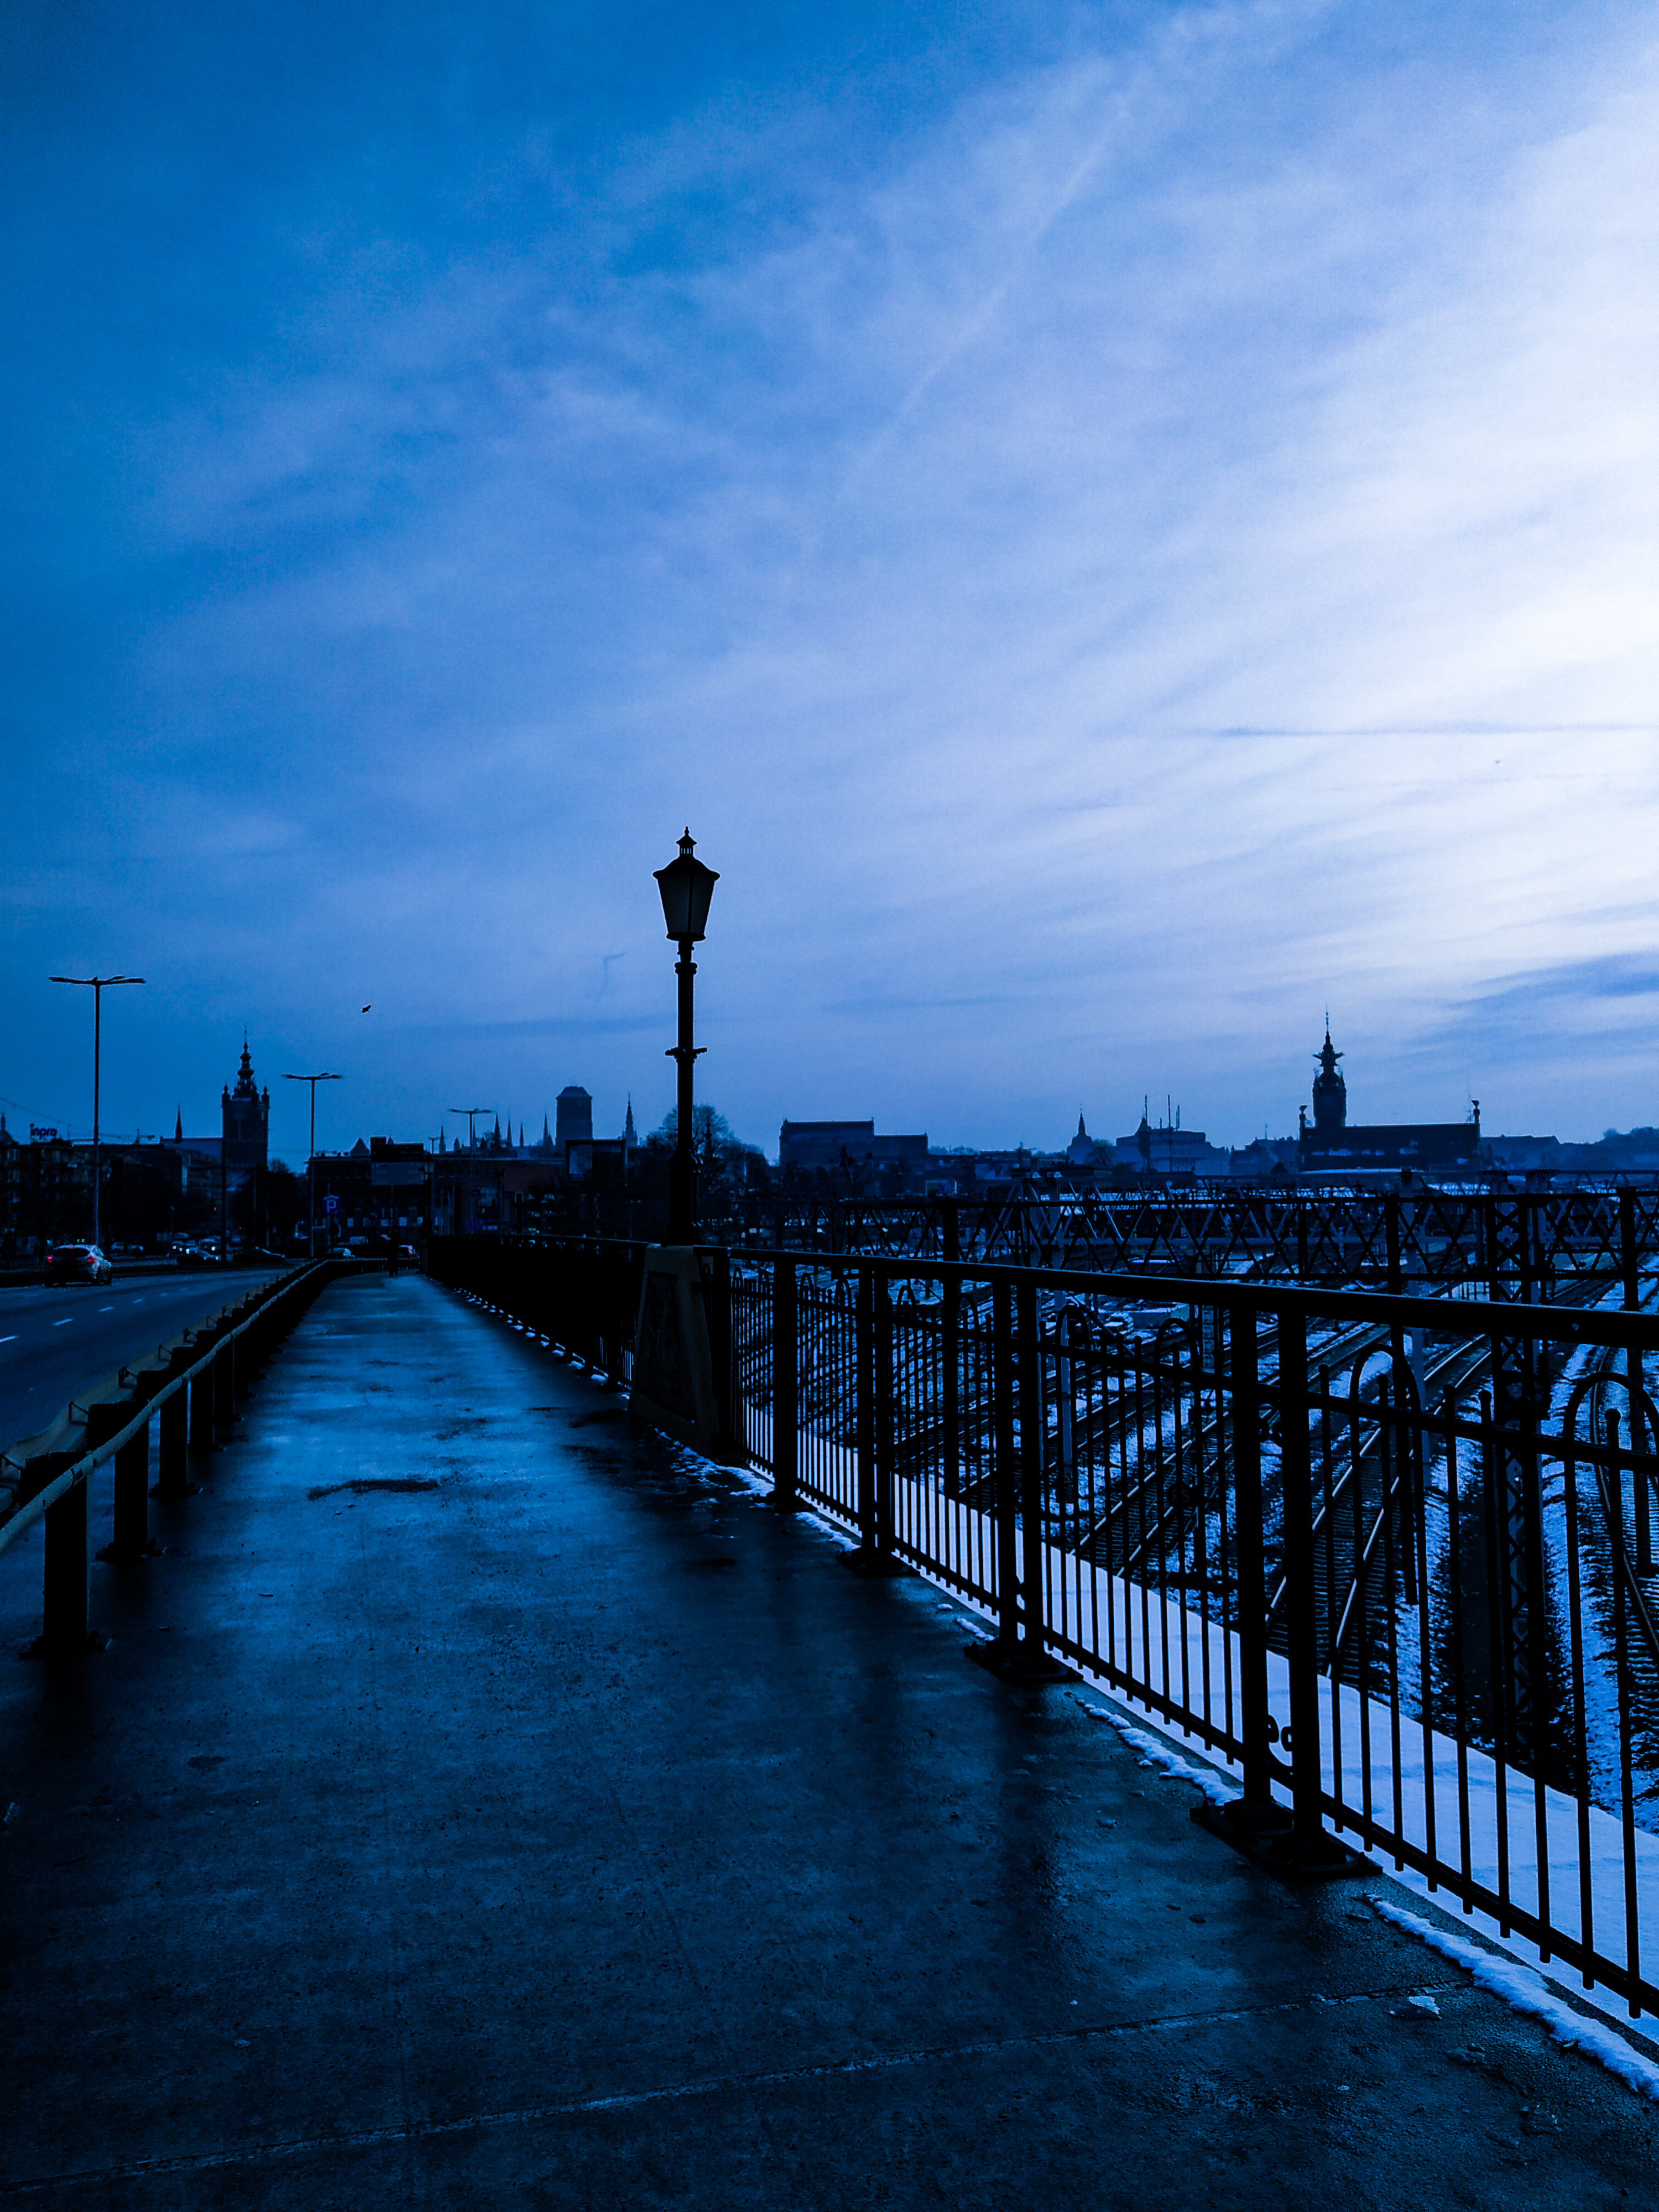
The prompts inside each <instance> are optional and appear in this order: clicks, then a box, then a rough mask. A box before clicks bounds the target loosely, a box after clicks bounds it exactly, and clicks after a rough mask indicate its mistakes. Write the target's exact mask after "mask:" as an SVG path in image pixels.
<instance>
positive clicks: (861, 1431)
mask: <svg viewBox="0 0 1659 2212" xmlns="http://www.w3.org/2000/svg"><path fill="white" fill-rule="evenodd" d="M854 1328H855V1331H856V1354H855V1356H856V1360H857V1367H858V1430H857V1435H858V1483H859V1499H858V1516H859V1547H858V1549H857V1551H856V1552H849V1553H848V1554H847V1564H848V1566H849V1567H851V1568H852V1570H853V1571H854V1573H855V1574H860V1575H902V1574H904V1573H906V1572H908V1570H907V1569H906V1568H905V1567H903V1566H902V1565H900V1563H899V1561H898V1560H897V1559H895V1558H894V1557H893V1511H892V1498H891V1495H890V1491H891V1484H892V1474H893V1446H892V1431H893V1299H892V1292H891V1291H890V1288H889V1286H888V1279H887V1276H886V1274H885V1273H878V1270H877V1268H876V1267H873V1266H866V1267H860V1269H859V1271H858V1297H857V1303H856V1304H855V1306H854Z"/></svg>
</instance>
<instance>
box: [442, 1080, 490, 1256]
mask: <svg viewBox="0 0 1659 2212" xmlns="http://www.w3.org/2000/svg"><path fill="white" fill-rule="evenodd" d="M449 1110H450V1112H451V1113H452V1114H457V1115H459V1114H465V1116H466V1223H465V1227H464V1228H463V1230H462V1232H461V1233H462V1235H463V1236H468V1237H470V1236H471V1233H472V1204H473V1200H472V1176H473V1172H474V1169H475V1166H476V1164H477V1151H478V1137H477V1130H476V1129H475V1128H474V1127H473V1126H472V1125H473V1123H474V1122H475V1121H477V1118H478V1116H479V1115H480V1114H487V1113H488V1112H489V1107H488V1106H452V1107H451V1108H450V1109H449Z"/></svg>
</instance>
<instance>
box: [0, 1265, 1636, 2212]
mask: <svg viewBox="0 0 1659 2212" xmlns="http://www.w3.org/2000/svg"><path fill="white" fill-rule="evenodd" d="M202 1483H203V1486H202V1488H201V1489H200V1491H199V1492H197V1494H196V1495H195V1496H193V1497H191V1498H188V1499H187V1500H185V1501H183V1502H182V1503H180V1504H178V1505H177V1506H173V1505H167V1506H163V1504H162V1503H161V1501H159V1500H157V1501H155V1502H154V1505H153V1512H154V1515H155V1528H156V1530H157V1533H158V1534H160V1536H161V1541H163V1542H164V1543H165V1544H166V1545H167V1551H166V1552H165V1553H164V1554H163V1556H161V1558H159V1559H154V1560H152V1561H150V1562H149V1563H148V1564H144V1565H131V1566H122V1567H117V1566H114V1565H111V1566H106V1567H100V1568H98V1569H97V1570H96V1571H95V1573H94V1615H95V1618H96V1620H97V1622H98V1625H99V1626H100V1628H102V1629H103V1630H105V1631H106V1632H107V1633H108V1634H109V1635H110V1636H111V1638H112V1642H111V1644H110V1647H109V1649H108V1650H106V1651H105V1652H103V1653H101V1654H100V1655H98V1656H95V1657H89V1658H88V1659H86V1660H84V1661H77V1662H68V1663H64V1662H59V1663H57V1664H54V1665H53V1666H51V1667H47V1666H43V1665H41V1664H40V1663H38V1662H35V1663H26V1662H20V1661H18V1660H16V1659H15V1658H13V1657H11V1656H6V1657H5V1658H4V1659H3V1660H0V1800H3V1801H4V1802H5V1803H7V1804H14V1805H15V1812H14V1813H12V1814H11V1815H10V1816H9V1820H8V1824H7V1826H5V1828H4V1831H3V1833H0V1917H3V1921H4V1923H5V1936H4V1945H5V1948H4V1953H3V1964H0V1982H3V1984H5V1986H4V1988H3V1990H0V2018H3V2021H4V2036H5V2044H4V2048H5V2050H6V2051H7V2054H8V2057H9V2069H10V2070H9V2075H7V2078H6V2086H5V2088H4V2091H3V2095H4V2112H5V2125H4V2129H3V2152H0V2199H8V2200H9V2199H10V2198H13V2197H15V2198H16V2199H18V2200H19V2201H20V2202H21V2201H29V2202H34V2203H45V2204H54V2205H55V2204H62V2205H64V2206H72V2207H77V2208H78V2207H81V2206H86V2207H88V2208H91V2207H98V2208H100V2212H104V2208H109V2212H124V2208H129V2207H131V2208H145V2212H149V2208H158V2212H159V2208H162V2207H167V2208H196V2207H206V2206H244V2205H246V2206H258V2207H260V2208H271V2212H276V2209H277V2208H283V2212H286V2208H289V2207H293V2208H300V2207H304V2208H307V2212H318V2208H322V2207H333V2206H341V2207H346V2206H349V2207H352V2208H357V2212H379V2208H382V2207H385V2208H392V2207H404V2206H445V2207H448V2206H454V2207H464V2206H465V2207H474V2206H483V2207H495V2206H503V2207H513V2208H516V2207H526V2208H544V2207H566V2206H569V2207H592V2208H599V2207H604V2208H611V2207H618V2208H620V2207H629V2208H634V2207H657V2206H664V2207H667V2206H674V2207H696V2208H702V2207H708V2208H715V2207H720V2208H724V2207H748V2206H763V2205H764V2206H771V2205H779V2206H791V2207H794V2206H807V2207H817V2206H823V2207H826V2208H828V2207H832V2206H834V2207H848V2206H851V2207H862V2206H866V2205H868V2206H878V2205H881V2206H911V2205H916V2206H930V2207H931V2206H941V2207H951V2208H955V2207H963V2208H966V2207H969V2206H971V2207H974V2208H979V2207H981V2206H983V2205H986V2204H988V2203H1000V2202H1009V2201H1013V2202H1018V2203H1029V2204H1034V2205H1037V2206H1040V2207H1042V2208H1045V2212H1046V2208H1070V2207H1073V2206H1077V2207H1079V2208H1081V2207H1089V2208H1091V2212H1093V2208H1100V2207H1119V2206H1122V2207H1131V2206H1133V2207H1143V2206H1164V2205H1170V2206H1188V2205H1191V2206H1206V2207H1207V2206H1218V2207H1227V2206H1240V2207H1243V2206H1251V2207H1255V2206H1263V2207H1267V2206H1273V2207H1274V2208H1284V2207H1287V2206H1289V2207H1304V2206H1305V2207H1314V2206H1318V2207H1320V2208H1322V2212H1323V2208H1325V2207H1327V2206H1328V2204H1329V2203H1330V2202H1331V2200H1332V2199H1333V2197H1337V2196H1340V2200H1341V2203H1342V2204H1343V2207H1344V2212H1357V2208H1362V2207H1366V2206H1371V2205H1376V2206H1390V2207H1392V2206H1401V2207H1405V2206H1410V2207H1412V2208H1413V2209H1414V2212H1416V2208H1421V2207H1423V2206H1425V2205H1440V2204H1452V2205H1481V2206H1486V2205H1490V2206H1498V2205H1503V2206H1506V2207H1512V2206H1515V2205H1517V2204H1522V2205H1533V2204H1550V2205H1556V2204H1559V2205H1561V2206H1571V2207H1580V2206H1584V2207H1599V2206H1604V2205H1605V2206H1616V2205H1626V2204H1631V2203H1643V2202H1647V2203H1652V2202H1653V2201H1655V2192H1656V2189H1659V2169H1656V2157H1655V2153H1656V2148H1659V2106H1656V2105H1655V2104H1653V2103H1650V2102H1645V2101H1644V2100H1640V2099H1638V2097H1637V2096H1636V2095H1635V2094H1633V2093H1632V2091H1631V2090H1629V2089H1628V2088H1626V2087H1625V2086H1624V2085H1623V2084H1622V2083H1621V2082H1620V2081H1617V2080H1616V2079H1615V2078H1613V2076H1612V2075H1609V2074H1607V2073H1606V2072H1605V2071H1603V2070H1602V2069H1601V2068H1600V2067H1598V2066H1597V2065H1595V2063H1593V2062H1592V2061H1590V2060H1589V2059H1586V2058H1584V2057H1581V2056H1579V2055H1577V2054H1576V2053H1571V2052H1567V2051H1562V2050H1560V2049H1559V2047H1558V2046H1556V2045H1553V2044H1551V2043H1550V2042H1549V2041H1548V2040H1547V2039H1546V2037H1545V2035H1544V2033H1543V2032H1542V2030H1541V2028H1540V2027H1537V2026H1536V2025H1535V2024H1534V2023H1533V2022H1531V2021H1527V2020H1525V2019H1523V2018H1522V2017H1520V2016H1519V2015H1515V2014H1513V2013H1511V2012H1510V2011H1508V2010H1506V2009H1505V2008H1504V2007H1503V2006H1502V2005H1501V2004H1499V2003H1498V2002H1497V2000H1496V1999H1494V1998H1492V1997H1490V1996H1486V1995H1485V1994H1483V1993H1481V1992H1479V1991H1477V1990H1474V1989H1473V1988H1472V1987H1471V1986H1470V1985H1469V1983H1468V1978H1467V1976H1466V1975H1465V1974H1463V1973H1462V1972H1461V1971H1460V1970H1459V1969H1458V1968H1456V1967H1455V1966H1450V1965H1449V1964H1447V1963H1446V1962H1445V1961H1443V1960H1441V1959H1440V1958H1438V1957H1437V1955H1435V1954H1432V1953H1431V1952H1430V1951H1429V1950H1427V1949H1426V1948H1425V1947H1423V1946H1422V1945H1420V1944H1419V1943H1417V1942H1414V1941H1413V1939H1412V1938H1410V1937H1409V1936H1404V1935H1402V1934H1401V1933H1399V1932H1398V1931H1396V1930H1395V1929H1390V1928H1389V1927H1387V1926H1385V1925H1384V1924H1383V1923H1381V1922H1380V1921H1379V1920H1378V1919H1377V1917H1376V1915H1375V1914H1374V1913H1373V1912H1372V1911H1370V1908H1369V1906H1368V1905H1367V1904H1366V1902H1365V1899H1366V1896H1367V1894H1368V1893H1369V1892H1370V1891H1371V1890H1372V1889H1376V1890H1378V1891H1379V1892H1381V1891H1386V1889H1387V1885H1386V1884H1384V1883H1382V1882H1380V1881H1378V1880H1377V1878H1376V1877H1375V1876H1370V1877H1367V1878H1365V1879H1364V1880H1361V1881H1351V1882H1346V1883H1340V1884H1335V1885H1332V1886H1330V1887H1326V1888H1322V1889H1312V1890H1307V1891H1303V1892H1293V1891H1291V1890H1288V1889H1286V1888H1285V1887H1281V1886H1279V1884H1277V1883H1276V1882H1274V1881H1272V1880H1271V1879H1270V1878H1269V1877H1267V1876H1266V1875H1262V1874H1260V1873H1258V1872H1257V1871H1255V1869H1253V1868H1251V1867H1250V1866H1249V1865H1248V1864H1247V1863H1245V1862H1244V1861H1243V1860H1241V1859H1238V1858H1237V1857H1235V1856H1234V1855H1233V1854H1232V1853H1231V1852H1230V1851H1229V1850H1227V1849H1226V1847H1225V1845H1223V1844H1218V1843H1217V1842H1215V1841H1214V1840H1212V1838H1209V1837H1208V1836H1207V1835H1206V1834H1205V1833H1204V1832H1202V1831H1200V1830H1199V1829H1197V1828H1195V1827H1194V1826H1192V1824H1191V1823H1190V1822H1189V1820H1188V1817H1187V1814H1188V1806H1189V1803H1190V1802H1191V1799H1192V1796H1193V1792H1192V1790H1191V1788H1190V1786H1189V1785H1188V1784H1182V1783H1181V1782H1179V1781H1174V1780H1170V1779H1167V1778H1164V1777H1163V1776H1162V1775H1160V1774H1158V1772H1156V1771H1153V1770H1152V1769H1150V1768H1148V1767H1146V1766H1143V1765H1140V1764H1139V1761H1138V1759H1137V1756H1136V1754H1135V1753H1134V1751H1133V1749H1131V1748H1129V1747H1127V1746H1126V1745H1125V1744H1124V1743H1123V1741H1122V1740H1121V1738H1120V1737H1119V1736H1118V1735H1117V1734H1116V1733H1115V1730H1114V1729H1111V1728H1110V1727H1109V1726H1103V1725H1102V1724H1101V1723H1100V1722H1099V1720H1098V1719H1097V1718H1096V1717H1093V1715H1092V1714H1091V1711H1089V1710H1088V1708H1089V1707H1090V1706H1091V1705H1096V1706H1097V1705H1098V1704H1099V1701H1098V1700H1097V1699H1093V1698H1091V1696H1089V1695H1088V1694H1087V1693H1084V1692H1074V1691H1072V1690H1069V1689H1066V1688H1059V1689H1049V1690H1045V1691H1035V1692H1033V1691H1024V1692H1023V1691H1016V1690H1010V1689H1008V1688H1006V1687H1004V1686H1001V1685H1000V1684H999V1683H997V1682H996V1681H994V1680H993V1679H991V1678H990V1677H988V1676H987V1675H986V1674H984V1672H983V1671H982V1670H981V1669H980V1668H975V1667H972V1666H970V1665H969V1664H968V1662H966V1661H965V1660H964V1659H963V1655H962V1644H963V1615H962V1614H961V1613H959V1612H958V1610H957V1608H956V1607H954V1606H951V1605H950V1604H949V1603H948V1601H945V1600H944V1599H943V1598H942V1596H941V1595H940V1594H939V1593H938V1592H937V1591H935V1590H933V1589H931V1588H930V1587H928V1586H927V1585H926V1584H925V1583H921V1582H920V1581H916V1580H912V1579H905V1580H902V1581H898V1582H892V1583H871V1582H866V1581H862V1580H860V1579H859V1578H858V1577H854V1576H852V1575H849V1574H848V1573H846V1572H845V1571H842V1568H841V1566H840V1564H839V1560H838V1556H837V1550H836V1545H835V1543H834V1541H832V1540H831V1539H830V1538H829V1536H828V1535H827V1534H824V1533H823V1531H822V1530H820V1529H819V1528H817V1527H816V1526H815V1525H814V1524H813V1523H811V1522H807V1521H804V1520H799V1519H795V1520H791V1519H789V1518H787V1517H785V1516H780V1515H777V1514H775V1513H773V1512H772V1511H771V1510H769V1508H768V1507H767V1506H765V1505H764V1504H763V1503H761V1502H760V1501H759V1499H758V1498H757V1497H756V1496H755V1495H754V1494H753V1493H752V1492H750V1490H749V1489H747V1488H746V1487H745V1486H744V1485H742V1484H741V1483H740V1482H738V1480H737V1479H736V1478H735V1477H731V1476H727V1475H726V1474H718V1473H713V1472H711V1471H710V1470H708V1469H707V1468H704V1467H702V1464H701V1463H700V1462H691V1461H689V1460H688V1459H687V1458H686V1457H685V1456H684V1455H681V1454H678V1453H677V1452H676V1451H675V1450H674V1449H672V1448H671V1447H668V1446H666V1445H665V1444H663V1443H661V1442H660V1441H659V1440H657V1439H655V1438H653V1437H641V1436H636V1435H635V1433H634V1432H633V1431H630V1429H629V1425H628V1423H627V1421H626V1419H625V1417H623V1413H622V1409H621V1407H619V1405H618V1404H617V1400H616V1399H615V1398H614V1396H611V1395H608V1394H606V1393H605V1392H604V1391H602V1390H601V1389H599V1388H597V1387H596V1386H595V1385H594V1384H593V1383H592V1382H590V1381H589V1380H588V1379H586V1377H585V1376H581V1375H580V1374H579V1373H577V1372H576V1371H575V1370H573V1369H571V1368H570V1367H568V1366H567V1365H566V1364H563V1363H562V1362H561V1361H559V1360H557V1359H556V1358H554V1357H553V1356H552V1355H551V1354H550V1353H549V1352H546V1351H544V1350H543V1349H541V1348H540V1347H539V1346H535V1345H533V1344H532V1343H531V1342H529V1341H528V1340H526V1339H525V1338H524V1337H522V1336H520V1335H518V1334H513V1332H511V1331H510V1330H508V1329H507V1328H505V1327H504V1326H503V1325H502V1324H501V1323H500V1322H496V1321H495V1320H493V1319H491V1318H490V1317H489V1316H486V1315H484V1314H483V1313H481V1312H479V1311H478V1310H477V1309H475V1308H473V1307H471V1306H469V1305H467V1304H464V1303H463V1302H461V1301H459V1299H456V1298H454V1297H452V1296H450V1295H449V1294H448V1293H447V1292H445V1291H441V1290H440V1289H438V1288H437V1287H436V1286H435V1285H431V1284H429V1283H427V1282H425V1281H422V1280H421V1279H418V1278H413V1277H407V1276H405V1277H400V1278H396V1279H386V1278H383V1277H370V1278H366V1279H360V1280H356V1281H349V1282H342V1283H339V1284H337V1285H333V1286H332V1287H331V1288H330V1289H329V1290H327V1291H325V1292H324V1294H323V1296H322V1297H320V1298H319V1301H318V1303H317V1304H316V1305H315V1307H314V1308H313V1310H312V1311H311V1312H310V1314H309V1315H308V1316H307V1318H306V1319H305V1320H304V1321H303V1322H301V1325H300V1326H299V1328H298V1329H297V1330H296V1331H295V1335H294V1336H293V1338H292V1339H291V1340H290V1341H289V1346H288V1347H287V1349H286V1350H285V1351H284V1352H283V1353H282V1355H281V1356H280V1357H279V1358H278V1359H277V1361H276V1364H274V1365H273V1366H272V1368H271V1369H270V1371H269V1372H268V1374H267V1375H266V1376H265V1377H264V1379H263V1381H262V1382H261V1383H259V1385H258V1389H257V1390H256V1392H255V1394H254V1395H253V1396H252V1398H251V1399H250V1400H248V1401H246V1410H245V1413H244V1418H243V1420H242V1422H241V1424H240V1428H239V1430H238V1431H237V1435H236V1440H235V1441H234V1443H231V1444H230V1445H229V1446H228V1447H227V1448H226V1449H222V1450H221V1451H220V1452H218V1453H216V1455H214V1457H213V1459H212V1461H211V1462H210V1463H209V1467H208V1468H207V1469H206V1470H204V1471H202ZM38 1568H39V1558H38V1552H36V1551H34V1550H33V1549H32V1547H30V1546H28V1545H27V1544H23V1545H20V1546H18V1547H15V1549H14V1551H13V1552H12V1553H8V1554H6V1555H5V1556H4V1558H3V1559H0V1634H3V1644H0V1649H3V1650H5V1651H6V1652H7V1653H8V1655H9V1653H10V1652H13V1651H15V1650H16V1649H17V1648H18V1647H20V1646H21V1644H23V1643H24V1642H25V1641H26V1640H27V1638H28V1637H29V1636H30V1635H31V1634H32V1633H33V1627H34V1625H35V1617H34V1608H35V1607H36V1606H37V1605H38V1591H39V1584H38V1580H37V1579H36V1577H37V1575H38ZM1408 1901H1409V1902H1411V1904H1412V1906H1413V1910H1415V1911H1426V1910H1427V1908H1425V1907H1423V1906H1422V1905H1420V1903H1419V1901H1417V1900H1415V1899H1413V1900H1408ZM1447 1924H1449V1925H1462V1923H1455V1922H1449V1923H1447ZM1425 1994H1426V1995H1428V1996H1431V1997H1432V1999H1433V2001H1434V2002H1435V2003H1436V2004H1437V2007H1438V2011H1437V2013H1435V2012H1432V2011H1429V2010H1425V2009H1424V2008H1422V2007H1421V2006H1420V2005H1416V2004H1413V2002H1411V2001H1412V1999H1413V1997H1418V1998H1421V1997H1422V1996H1425Z"/></svg>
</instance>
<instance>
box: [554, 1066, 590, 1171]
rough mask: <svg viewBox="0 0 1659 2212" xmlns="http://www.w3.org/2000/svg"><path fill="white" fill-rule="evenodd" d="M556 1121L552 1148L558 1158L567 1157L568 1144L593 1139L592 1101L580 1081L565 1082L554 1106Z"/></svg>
mask: <svg viewBox="0 0 1659 2212" xmlns="http://www.w3.org/2000/svg"><path fill="white" fill-rule="evenodd" d="M554 1112H555V1114H556V1116H557V1121H556V1126H555V1131H554V1150H555V1152H556V1153H557V1155H558V1157H559V1158H560V1159H561V1160H563V1159H565V1158H568V1154H567V1152H566V1150H565V1147H566V1146H568V1145H591V1144H592V1141H593V1101H592V1099H591V1098H590V1097H588V1095H587V1093H586V1091H584V1090H583V1089H582V1087H581V1085H580V1083H567V1084H566V1085H565V1087H564V1089H563V1090H562V1091H560V1093H559V1096H558V1098H557V1101H556V1103H555V1106H554Z"/></svg>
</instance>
